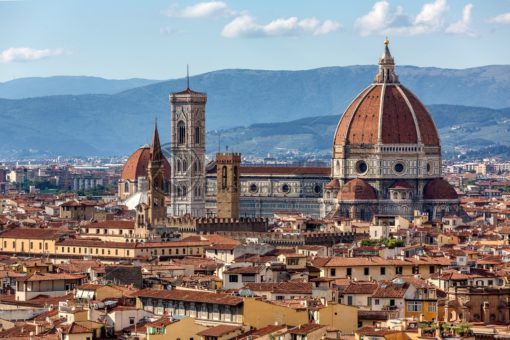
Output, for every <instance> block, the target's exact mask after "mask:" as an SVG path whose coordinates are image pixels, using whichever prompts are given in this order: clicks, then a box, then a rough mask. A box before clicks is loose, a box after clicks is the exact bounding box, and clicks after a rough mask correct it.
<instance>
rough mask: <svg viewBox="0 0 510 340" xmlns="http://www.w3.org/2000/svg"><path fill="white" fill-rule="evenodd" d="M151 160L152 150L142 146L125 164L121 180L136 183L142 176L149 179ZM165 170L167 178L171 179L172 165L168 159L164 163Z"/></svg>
mask: <svg viewBox="0 0 510 340" xmlns="http://www.w3.org/2000/svg"><path fill="white" fill-rule="evenodd" d="M150 158H151V148H150V147H149V146H142V147H141V148H139V149H138V150H136V151H135V152H134V153H133V154H132V155H131V156H129V158H128V160H127V161H126V164H124V167H123V168H122V173H121V176H120V179H121V180H130V181H135V180H137V179H138V177H140V176H145V177H147V166H148V165H149V161H150ZM163 168H164V169H165V177H166V178H170V164H168V161H167V160H166V159H165V160H164V161H163Z"/></svg>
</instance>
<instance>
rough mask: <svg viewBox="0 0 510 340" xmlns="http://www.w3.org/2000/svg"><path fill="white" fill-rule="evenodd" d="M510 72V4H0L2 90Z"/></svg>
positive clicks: (444, 0) (133, 0)
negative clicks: (480, 69) (393, 72)
mask: <svg viewBox="0 0 510 340" xmlns="http://www.w3.org/2000/svg"><path fill="white" fill-rule="evenodd" d="M385 35H389V37H390V40H391V49H392V53H393V55H394V56H395V58H396V62H397V63H398V64H406V65H418V66H437V67H450V68H465V67H473V66H481V65H489V64H508V63H510V60H509V58H510V43H509V41H510V0H502V1H487V0H483V1H474V0H471V1H469V0H466V1H464V0H455V1H454V0H428V1H414V0H413V1H393V0H387V1H385V0H383V1H346V0H345V1H338V0H336V1H325V0H313V1H299V0H279V1H262V0H257V1H246V0H245V1H203V2H201V1H139V0H122V1H113V0H110V1H104V0H103V1H95V0H87V1H42V0H41V1H2V0H0V81H6V80H10V79H14V78H20V77H28V76H51V75H94V76H101V77H105V78H116V79H124V78H131V77H141V78H151V79H169V78H178V77H182V76H183V75H184V74H185V70H186V64H187V63H189V64H190V70H191V73H192V74H198V73H203V72H208V71H213V70H218V69H225V68H249V69H287V70H297V69H310V68H316V67H324V66H336V65H340V66H344V65H354V64H375V63H376V62H377V58H378V56H379V54H380V53H381V50H382V42H383V40H384V36H385Z"/></svg>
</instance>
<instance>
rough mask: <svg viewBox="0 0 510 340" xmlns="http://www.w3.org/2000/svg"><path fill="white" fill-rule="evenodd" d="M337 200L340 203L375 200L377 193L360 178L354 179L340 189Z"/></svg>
mask: <svg viewBox="0 0 510 340" xmlns="http://www.w3.org/2000/svg"><path fill="white" fill-rule="evenodd" d="M337 198H338V199H339V200H341V201H352V200H376V199H377V193H376V192H375V189H374V188H373V187H372V186H371V185H370V184H368V183H367V182H366V181H364V180H362V179H361V178H354V179H352V180H350V181H349V182H347V183H346V184H345V185H344V186H343V187H342V190H340V192H339V193H338V196H337Z"/></svg>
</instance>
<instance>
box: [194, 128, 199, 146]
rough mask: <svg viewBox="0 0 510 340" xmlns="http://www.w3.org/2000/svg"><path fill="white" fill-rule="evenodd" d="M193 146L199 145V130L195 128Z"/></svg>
mask: <svg viewBox="0 0 510 340" xmlns="http://www.w3.org/2000/svg"><path fill="white" fill-rule="evenodd" d="M195 144H200V128H199V127H198V126H197V127H195Z"/></svg>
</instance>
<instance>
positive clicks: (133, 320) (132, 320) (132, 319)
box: [129, 316, 135, 325]
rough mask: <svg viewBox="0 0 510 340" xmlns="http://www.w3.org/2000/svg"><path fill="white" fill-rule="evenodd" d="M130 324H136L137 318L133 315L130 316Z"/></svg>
mask: <svg viewBox="0 0 510 340" xmlns="http://www.w3.org/2000/svg"><path fill="white" fill-rule="evenodd" d="M129 324H130V325H134V324H135V318H134V317H133V316H132V317H130V318H129Z"/></svg>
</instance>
